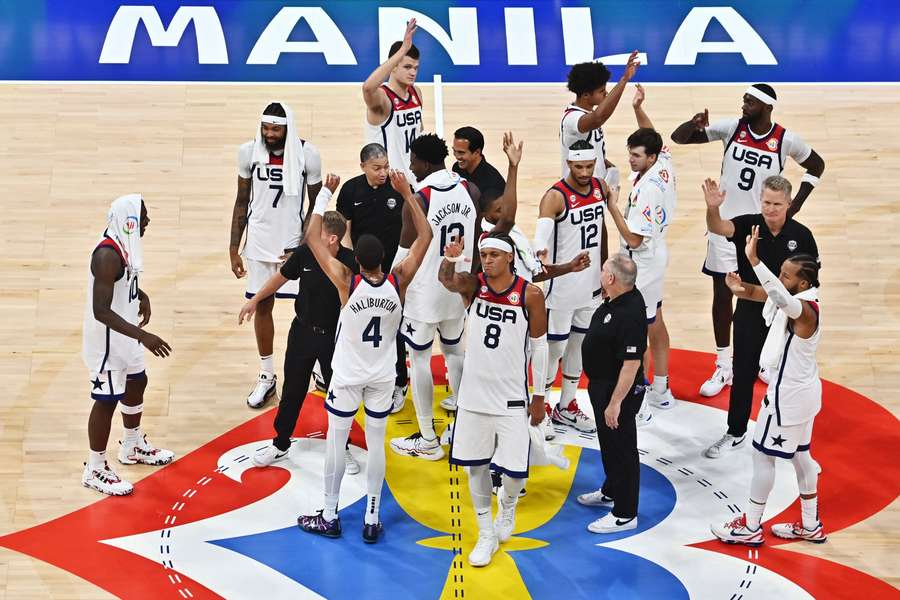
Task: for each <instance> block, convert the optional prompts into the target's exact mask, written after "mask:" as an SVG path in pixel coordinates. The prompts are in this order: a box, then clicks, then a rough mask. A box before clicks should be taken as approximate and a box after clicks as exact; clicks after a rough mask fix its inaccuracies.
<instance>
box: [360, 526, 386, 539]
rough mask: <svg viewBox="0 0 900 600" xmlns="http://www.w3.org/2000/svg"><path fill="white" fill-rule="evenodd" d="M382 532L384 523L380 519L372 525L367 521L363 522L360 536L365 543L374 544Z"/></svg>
mask: <svg viewBox="0 0 900 600" xmlns="http://www.w3.org/2000/svg"><path fill="white" fill-rule="evenodd" d="M382 533H384V525H383V524H382V523H381V521H379V522H378V523H375V524H374V525H369V524H368V523H364V524H363V532H362V537H363V541H364V542H365V543H367V544H374V543H375V542H377V541H378V538H380V537H381V534H382Z"/></svg>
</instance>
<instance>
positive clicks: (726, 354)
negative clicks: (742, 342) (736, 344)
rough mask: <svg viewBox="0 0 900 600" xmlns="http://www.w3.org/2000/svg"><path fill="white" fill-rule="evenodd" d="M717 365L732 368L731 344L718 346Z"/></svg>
mask: <svg viewBox="0 0 900 600" xmlns="http://www.w3.org/2000/svg"><path fill="white" fill-rule="evenodd" d="M716 365H717V366H719V367H722V368H725V369H728V370H731V346H725V347H724V348H718V347H717V348H716Z"/></svg>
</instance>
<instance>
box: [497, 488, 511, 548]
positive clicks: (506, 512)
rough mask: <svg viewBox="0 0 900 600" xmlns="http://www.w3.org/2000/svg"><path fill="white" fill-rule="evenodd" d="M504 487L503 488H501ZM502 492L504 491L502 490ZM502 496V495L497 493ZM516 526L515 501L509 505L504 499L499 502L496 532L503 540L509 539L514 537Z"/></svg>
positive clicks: (500, 539)
mask: <svg viewBox="0 0 900 600" xmlns="http://www.w3.org/2000/svg"><path fill="white" fill-rule="evenodd" d="M501 489H502V488H501ZM501 493H502V492H501ZM497 497H498V498H500V495H499V494H498V495H497ZM515 528H516V505H515V503H514V504H513V505H512V506H510V507H507V506H506V505H505V504H504V502H503V500H500V501H499V502H497V518H496V519H494V533H495V534H496V535H497V539H498V540H499V541H501V542H505V541H507V540H508V539H509V538H511V537H512V532H513V529H515Z"/></svg>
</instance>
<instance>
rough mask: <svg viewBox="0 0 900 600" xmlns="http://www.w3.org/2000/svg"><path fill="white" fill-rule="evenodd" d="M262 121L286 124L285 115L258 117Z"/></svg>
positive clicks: (271, 123)
mask: <svg viewBox="0 0 900 600" xmlns="http://www.w3.org/2000/svg"><path fill="white" fill-rule="evenodd" d="M260 122H262V123H268V124H269V125H287V124H288V123H287V117H276V116H275V115H263V116H262V118H261V119H260Z"/></svg>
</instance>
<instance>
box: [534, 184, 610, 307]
mask: <svg viewBox="0 0 900 600" xmlns="http://www.w3.org/2000/svg"><path fill="white" fill-rule="evenodd" d="M551 189H555V190H557V191H559V192H560V193H561V194H562V195H563V198H564V199H565V210H563V212H562V214H560V215H559V216H557V217H556V219H555V222H554V224H553V236H552V238H551V240H550V262H552V263H562V262H567V261H570V260H572V259H573V258H575V257H576V256H577V255H578V253H580V252H581V251H582V250H587V251H588V254H589V256H590V259H591V266H590V267H588V268H587V269H585V270H584V271H579V272H578V273H569V274H568V275H566V276H565V277H556V278H554V279H551V280H550V283H549V284H548V285H547V287H546V288H545V291H544V295H545V296H546V298H547V308H555V309H557V310H574V309H577V308H584V307H586V306H591V305H592V304H593V303H594V302H595V301H596V300H595V299H596V298H599V296H600V270H601V269H602V267H603V265H602V264H601V262H602V261H601V259H600V236H601V233H602V231H603V215H604V213H605V211H606V197H605V196H604V194H603V188H601V187H600V180H599V179H597V178H596V177H593V178H591V187H590V190H589V191H588V192H587V194H581V193H579V192H578V191H576V190H575V189H573V188H572V187H571V186H570V185H569V184H568V183H567V182H566V180H565V179H561V180H559V181H558V182H556V183H555V184H554V185H553V187H552V188H551Z"/></svg>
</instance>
